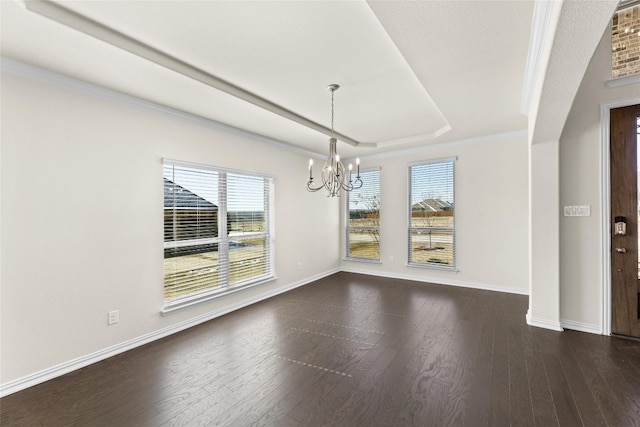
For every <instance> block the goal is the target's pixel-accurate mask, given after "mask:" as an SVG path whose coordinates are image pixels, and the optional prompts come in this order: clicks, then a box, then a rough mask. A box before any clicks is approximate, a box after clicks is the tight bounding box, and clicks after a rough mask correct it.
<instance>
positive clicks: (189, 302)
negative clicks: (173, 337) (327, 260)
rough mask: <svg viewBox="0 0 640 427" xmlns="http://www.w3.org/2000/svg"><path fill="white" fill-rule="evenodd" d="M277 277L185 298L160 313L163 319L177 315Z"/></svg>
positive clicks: (165, 307)
mask: <svg viewBox="0 0 640 427" xmlns="http://www.w3.org/2000/svg"><path fill="white" fill-rule="evenodd" d="M276 279H277V277H276V276H269V277H266V278H264V279H262V280H259V281H257V282H251V283H248V284H245V285H236V286H233V287H230V288H226V289H224V290H220V291H212V292H208V293H206V294H202V295H195V296H193V297H191V298H185V299H183V300H180V301H177V302H174V303H172V304H169V305H165V306H164V308H163V309H162V310H161V311H160V315H161V316H162V317H164V316H167V315H169V314H172V313H175V312H176V311H180V310H183V309H185V308H188V307H192V306H194V305H198V304H201V303H205V302H210V301H213V300H215V299H217V298H220V297H223V296H225V295H229V294H233V293H236V292H239V291H244V290H246V289H249V288H253V287H254V286H260V285H264V284H266V283H269V282H273V281H274V280H276Z"/></svg>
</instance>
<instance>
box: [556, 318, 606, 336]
mask: <svg viewBox="0 0 640 427" xmlns="http://www.w3.org/2000/svg"><path fill="white" fill-rule="evenodd" d="M560 325H562V327H563V328H564V329H571V330H573V331H580V332H587V333H590V334H596V335H604V331H603V330H602V328H600V326H599V325H593V324H590V323H584V322H576V321H575V320H567V319H560Z"/></svg>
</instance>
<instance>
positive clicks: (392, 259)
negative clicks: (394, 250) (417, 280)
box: [389, 255, 396, 264]
mask: <svg viewBox="0 0 640 427" xmlns="http://www.w3.org/2000/svg"><path fill="white" fill-rule="evenodd" d="M395 260H396V259H395V258H394V257H393V255H391V256H390V257H389V263H391V264H393V263H394V262H395Z"/></svg>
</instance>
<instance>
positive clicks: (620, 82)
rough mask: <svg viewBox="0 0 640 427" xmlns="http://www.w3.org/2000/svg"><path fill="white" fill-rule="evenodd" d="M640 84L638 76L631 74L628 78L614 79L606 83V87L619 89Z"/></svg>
mask: <svg viewBox="0 0 640 427" xmlns="http://www.w3.org/2000/svg"><path fill="white" fill-rule="evenodd" d="M636 83H640V74H632V75H630V76H624V77H616V78H615V79H610V80H607V81H606V84H607V87H619V86H626V85H632V84H636Z"/></svg>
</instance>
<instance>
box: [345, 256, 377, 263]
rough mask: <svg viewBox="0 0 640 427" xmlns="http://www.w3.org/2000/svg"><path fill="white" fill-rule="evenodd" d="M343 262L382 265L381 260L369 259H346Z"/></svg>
mask: <svg viewBox="0 0 640 427" xmlns="http://www.w3.org/2000/svg"><path fill="white" fill-rule="evenodd" d="M343 261H349V262H352V261H353V262H364V263H365V264H382V262H381V261H380V260H379V259H367V258H350V257H345V258H343Z"/></svg>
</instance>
